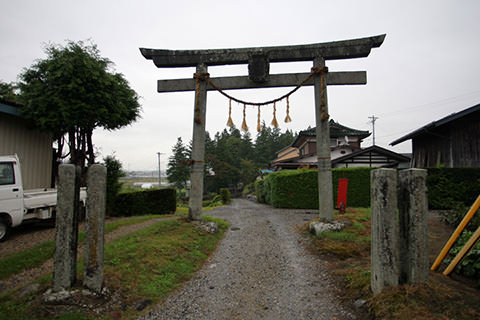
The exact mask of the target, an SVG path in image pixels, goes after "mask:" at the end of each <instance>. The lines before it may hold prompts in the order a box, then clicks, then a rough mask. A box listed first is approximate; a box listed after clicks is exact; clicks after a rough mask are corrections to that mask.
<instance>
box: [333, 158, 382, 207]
mask: <svg viewBox="0 0 480 320" xmlns="http://www.w3.org/2000/svg"><path fill="white" fill-rule="evenodd" d="M374 169H376V168H369V167H359V168H337V169H333V170H332V182H333V198H334V202H333V203H334V205H336V204H337V192H338V179H340V178H347V179H348V189H347V207H361V208H368V207H370V173H371V171H372V170H374Z"/></svg>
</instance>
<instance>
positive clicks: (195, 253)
mask: <svg viewBox="0 0 480 320" xmlns="http://www.w3.org/2000/svg"><path fill="white" fill-rule="evenodd" d="M202 219H203V220H205V221H215V222H217V224H218V226H219V232H218V233H217V234H209V233H206V232H205V231H203V230H201V229H200V228H198V227H196V226H195V225H193V224H191V223H188V222H187V221H186V220H183V219H177V220H164V221H160V222H158V223H156V224H154V225H152V226H150V227H147V228H144V229H141V230H138V231H136V232H134V233H131V234H128V235H125V236H123V237H120V238H118V239H116V240H114V241H112V242H111V243H109V244H107V245H106V246H105V260H104V264H105V268H104V272H105V281H104V283H105V286H106V287H107V288H108V289H109V290H110V291H111V292H115V293H118V294H119V295H120V297H121V298H120V299H119V300H118V301H117V302H116V304H114V305H113V306H111V307H109V308H110V309H109V310H108V311H106V313H102V315H100V316H98V315H95V314H93V313H92V311H91V310H88V309H82V308H81V307H79V306H72V305H69V306H68V307H67V308H65V307H64V306H63V307H62V306H59V305H47V304H45V303H43V302H42V300H41V295H40V294H39V292H43V291H44V290H46V288H47V287H48V286H50V285H51V284H50V282H51V275H49V276H44V277H42V278H41V279H39V280H37V283H40V285H41V288H40V289H39V290H38V292H35V293H33V294H32V295H30V296H27V297H20V295H19V294H18V292H11V293H9V294H7V295H4V296H3V297H1V298H0V319H50V318H55V319H110V317H109V314H110V313H109V312H112V310H113V311H114V312H115V313H117V314H120V317H121V318H122V319H131V318H135V317H137V316H139V315H140V313H139V312H138V311H136V310H135V307H134V306H135V303H136V302H138V301H140V300H142V299H150V300H151V301H152V305H155V304H156V303H158V302H160V301H161V300H162V299H164V298H165V297H166V296H167V295H168V294H169V293H170V292H171V291H172V290H175V289H176V288H178V287H179V286H180V285H181V284H182V283H183V282H185V281H186V280H188V279H190V278H191V277H192V275H193V274H194V272H195V271H197V270H198V269H200V268H201V267H202V265H203V263H204V262H205V261H206V259H207V257H208V256H209V255H210V254H211V253H212V252H213V251H214V250H215V249H216V247H217V244H218V241H219V240H220V239H221V238H222V237H223V235H224V232H225V231H226V230H227V229H228V227H229V224H228V223H226V222H225V221H223V220H220V219H216V218H212V217H202ZM80 267H81V261H79V265H78V267H77V268H78V269H79V270H80V269H81V268H80ZM78 274H79V278H81V277H82V276H81V274H82V272H81V270H80V271H79V272H78ZM122 306H127V308H126V310H123V309H122ZM144 312H146V310H144Z"/></svg>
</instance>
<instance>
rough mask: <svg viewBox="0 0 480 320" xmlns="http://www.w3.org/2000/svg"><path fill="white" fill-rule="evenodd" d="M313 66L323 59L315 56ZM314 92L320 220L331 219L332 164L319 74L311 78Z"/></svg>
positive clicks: (320, 64)
mask: <svg viewBox="0 0 480 320" xmlns="http://www.w3.org/2000/svg"><path fill="white" fill-rule="evenodd" d="M313 67H314V68H322V67H325V59H323V58H322V57H316V58H315V59H314V60H313ZM313 83H314V85H313V86H314V92H315V123H316V132H315V133H316V140H317V168H318V169H317V170H318V212H319V215H320V220H324V221H331V220H333V191H332V190H333V189H332V164H331V160H330V130H329V125H328V118H329V115H328V99H327V83H326V81H324V82H323V83H322V81H321V75H319V74H316V75H315V76H314V78H313Z"/></svg>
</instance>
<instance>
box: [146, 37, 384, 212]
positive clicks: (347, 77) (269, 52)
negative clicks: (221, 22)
mask: <svg viewBox="0 0 480 320" xmlns="http://www.w3.org/2000/svg"><path fill="white" fill-rule="evenodd" d="M384 39H385V34H383V35H378V36H373V37H368V38H361V39H353V40H344V41H335V42H326V43H318V44H309V45H296V46H279V47H257V48H240V49H213V50H161V49H146V48H140V51H141V53H142V55H143V56H144V57H145V58H146V59H150V60H153V62H154V64H155V65H156V66H157V67H158V68H169V67H196V73H195V74H194V77H193V79H174V80H158V89H157V91H158V92H176V91H195V102H194V123H193V140H192V171H191V178H190V181H191V192H190V202H189V207H190V208H189V217H190V218H191V219H194V220H198V219H200V217H201V214H202V196H203V172H204V171H203V170H204V155H205V118H206V117H205V116H206V105H207V91H208V90H218V91H220V92H221V93H222V92H223V90H230V89H248V88H272V87H297V88H298V87H300V86H311V85H313V86H314V92H315V118H316V136H317V157H318V193H319V197H318V198H319V212H320V218H321V219H322V220H326V221H330V220H332V219H333V194H332V172H331V170H332V168H331V160H330V134H329V125H328V118H329V115H328V103H327V91H326V88H327V85H358V84H366V83H367V75H366V72H365V71H355V72H328V68H327V67H326V65H325V61H326V60H337V59H351V58H362V57H367V56H368V55H369V54H370V51H371V49H372V48H377V47H380V45H381V44H382V43H383V40H384ZM293 61H313V68H312V72H311V73H294V74H272V75H270V74H269V69H270V68H269V63H270V62H293ZM228 64H248V71H249V75H248V76H236V77H218V78H209V75H208V73H207V69H208V66H217V65H228Z"/></svg>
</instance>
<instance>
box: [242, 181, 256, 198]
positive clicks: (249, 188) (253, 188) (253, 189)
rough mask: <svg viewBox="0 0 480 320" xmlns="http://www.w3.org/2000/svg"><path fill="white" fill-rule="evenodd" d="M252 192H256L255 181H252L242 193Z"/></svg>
mask: <svg viewBox="0 0 480 320" xmlns="http://www.w3.org/2000/svg"><path fill="white" fill-rule="evenodd" d="M252 192H255V182H251V183H249V184H247V185H246V186H245V187H244V188H243V191H242V194H243V195H244V196H246V195H247V194H250V193H252Z"/></svg>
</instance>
